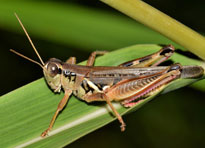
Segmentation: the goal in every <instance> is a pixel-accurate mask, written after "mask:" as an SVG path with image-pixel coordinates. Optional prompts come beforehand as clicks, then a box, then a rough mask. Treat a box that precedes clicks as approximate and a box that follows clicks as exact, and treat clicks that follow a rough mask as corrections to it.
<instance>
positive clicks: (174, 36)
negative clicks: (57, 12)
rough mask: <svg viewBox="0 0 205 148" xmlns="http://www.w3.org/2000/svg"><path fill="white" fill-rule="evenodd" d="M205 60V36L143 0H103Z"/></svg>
mask: <svg viewBox="0 0 205 148" xmlns="http://www.w3.org/2000/svg"><path fill="white" fill-rule="evenodd" d="M101 1H102V2H104V3H106V4H108V5H110V6H112V7H113V8H115V9H117V10H119V11H121V12H122V13H124V14H126V15H128V16H130V17H131V18H133V19H135V20H136V21H139V22H141V23H142V24H144V25H147V26H148V27H150V28H152V29H154V30H156V31H158V32H159V33H161V34H163V35H165V36H166V37H168V38H170V39H171V40H173V41H175V42H176V43H178V44H180V45H182V46H183V47H185V48H187V49H188V50H190V51H191V52H193V53H195V54H196V55H198V56H199V57H200V58H202V59H204V60H205V38H204V37H203V36H202V35H200V34H199V33H197V32H195V31H193V30H192V29H190V28H188V27H187V26H185V25H183V24H181V23H180V22H178V21H176V20H175V19H173V18H171V17H169V16H168V15H166V14H164V13H162V12H160V11H159V10H157V9H155V8H153V7H152V6H150V5H148V4H146V3H145V2H143V1H141V0H101Z"/></svg>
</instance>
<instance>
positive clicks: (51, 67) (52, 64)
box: [43, 58, 62, 92]
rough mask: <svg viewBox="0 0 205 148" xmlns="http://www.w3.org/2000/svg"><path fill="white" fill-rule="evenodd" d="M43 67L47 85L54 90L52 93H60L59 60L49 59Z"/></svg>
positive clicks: (60, 67)
mask: <svg viewBox="0 0 205 148" xmlns="http://www.w3.org/2000/svg"><path fill="white" fill-rule="evenodd" d="M43 67H44V68H43V74H44V77H45V79H46V82H47V84H48V85H49V86H50V87H51V89H53V90H54V92H60V91H61V73H62V62H61V61H60V60H59V59H56V58H51V59H50V60H48V61H47V62H46V63H45V65H44V66H43Z"/></svg>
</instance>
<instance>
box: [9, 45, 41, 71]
mask: <svg viewBox="0 0 205 148" xmlns="http://www.w3.org/2000/svg"><path fill="white" fill-rule="evenodd" d="M10 51H11V52H13V53H15V54H17V55H18V56H20V57H22V58H24V59H26V60H29V61H31V62H33V63H35V64H38V65H39V66H41V68H43V69H44V67H43V66H42V65H41V63H39V62H37V61H35V60H33V59H31V58H29V57H26V56H25V55H23V54H21V53H19V52H17V51H15V50H13V49H10Z"/></svg>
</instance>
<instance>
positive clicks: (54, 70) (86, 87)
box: [11, 14, 204, 137]
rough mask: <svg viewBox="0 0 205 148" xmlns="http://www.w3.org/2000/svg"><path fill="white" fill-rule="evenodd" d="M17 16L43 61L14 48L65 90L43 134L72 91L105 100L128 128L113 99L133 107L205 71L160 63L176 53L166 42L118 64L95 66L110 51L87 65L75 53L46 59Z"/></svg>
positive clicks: (87, 98)
mask: <svg viewBox="0 0 205 148" xmlns="http://www.w3.org/2000/svg"><path fill="white" fill-rule="evenodd" d="M15 15H16V14H15ZM16 17H17V19H18V21H19V23H20V25H21V27H22V28H23V30H24V32H25V34H26V36H27V38H28V40H29V42H30V43H31V45H32V47H33V49H34V51H35V52H36V54H37V56H38V58H39V60H40V62H41V63H39V62H37V61H34V60H32V59H30V58H28V57H26V56H24V55H22V54H20V53H18V52H16V51H14V50H12V49H11V51H12V52H14V53H15V54H17V55H19V56H21V57H23V58H25V59H27V60H29V61H31V62H33V63H36V64H38V65H39V66H40V67H41V68H42V69H43V73H44V77H45V80H46V82H47V83H48V85H49V86H50V88H51V89H52V90H53V91H54V92H60V91H61V89H63V90H64V92H65V95H64V97H63V98H62V100H61V101H60V103H59V104H58V107H57V110H56V112H55V114H54V116H53V118H52V120H51V122H50V125H49V127H48V129H46V130H45V131H44V132H43V133H42V134H41V136H42V137H45V136H46V135H47V134H48V132H49V131H50V130H51V129H52V127H53V124H54V122H55V120H56V117H57V116H58V114H59V112H60V111H61V110H62V109H63V108H64V106H65V104H66V103H67V101H68V99H69V97H70V95H71V94H74V95H75V96H77V97H78V98H80V99H82V100H84V101H86V102H93V101H105V102H106V103H107V104H108V105H109V107H110V108H111V109H112V111H113V113H114V114H115V116H116V117H117V119H118V120H119V122H120V124H121V126H120V127H121V131H124V130H125V126H126V125H125V123H124V121H123V119H122V117H121V115H120V114H119V113H118V112H117V110H116V109H115V108H114V106H113V105H112V103H111V102H112V101H119V102H121V104H122V105H123V106H125V107H132V106H134V105H136V104H137V103H138V102H139V101H140V99H141V98H146V97H148V96H150V95H152V94H153V93H155V92H157V91H160V90H162V89H163V88H164V87H165V86H166V85H167V84H169V83H170V82H172V81H173V80H176V79H178V78H198V77H201V76H202V75H203V73H204V69H203V68H202V67H200V66H181V65H180V64H173V65H170V66H158V65H159V64H160V63H162V62H163V61H165V60H166V59H168V58H169V57H170V56H171V55H172V54H173V53H174V47H173V46H172V45H167V46H164V47H163V48H162V49H161V50H159V51H158V52H156V53H153V54H151V55H148V56H145V57H141V58H138V59H134V60H132V61H128V62H126V63H122V64H120V65H119V66H115V67H106V66H93V65H94V62H95V57H96V55H102V54H105V53H106V51H95V52H93V53H91V55H90V57H89V58H88V61H87V64H86V66H80V65H76V58H75V57H70V58H69V59H68V60H67V61H66V62H62V61H61V60H59V59H56V58H51V59H49V60H48V61H47V62H46V63H44V62H43V60H42V59H41V57H40V55H39V53H38V51H37V50H36V48H35V46H34V44H33V42H32V41H31V39H30V37H29V35H28V33H27V31H26V29H25V28H24V26H23V24H22V22H21V21H20V19H19V18H18V16H17V15H16Z"/></svg>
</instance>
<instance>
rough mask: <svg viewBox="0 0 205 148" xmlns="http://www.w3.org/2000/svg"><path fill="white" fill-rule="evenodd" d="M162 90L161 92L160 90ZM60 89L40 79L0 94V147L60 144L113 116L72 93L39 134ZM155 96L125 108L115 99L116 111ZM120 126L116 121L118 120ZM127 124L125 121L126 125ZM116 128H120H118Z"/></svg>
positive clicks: (143, 50)
mask: <svg viewBox="0 0 205 148" xmlns="http://www.w3.org/2000/svg"><path fill="white" fill-rule="evenodd" d="M160 48H161V47H160V46H158V45H135V46H131V47H127V48H123V49H120V50H116V51H114V52H110V53H108V54H106V55H104V56H101V57H99V58H97V60H96V65H103V66H111V65H112V66H113V65H118V64H120V63H123V62H125V61H128V60H132V59H135V58H137V57H141V56H145V55H147V54H150V53H153V52H155V51H157V50H159V49H160ZM172 60H173V61H175V62H176V61H177V62H182V64H184V65H185V64H186V65H189V64H190V63H191V64H192V65H203V64H204V63H203V62H200V61H196V60H193V59H190V58H186V57H184V56H181V55H179V54H176V55H175V56H173V57H172ZM194 81H196V80H195V79H190V80H189V81H188V82H187V81H186V80H185V81H184V80H181V79H180V80H178V81H174V82H173V83H172V84H170V86H169V87H170V88H169V87H167V88H166V89H165V90H164V91H163V92H167V91H170V90H173V89H176V86H177V87H181V86H184V85H187V84H190V83H192V82H194ZM171 86H172V87H171ZM163 92H162V93H163ZM62 97H63V93H61V94H60V95H59V94H54V93H52V91H51V90H49V89H48V87H47V85H46V83H45V82H44V80H43V79H40V80H37V81H34V82H32V83H30V84H28V85H26V86H23V87H22V88H19V89H17V90H15V91H13V92H11V93H8V94H6V95H4V96H2V97H1V98H0V108H1V110H0V115H1V116H0V117H1V124H0V139H1V146H2V147H16V146H28V147H50V146H54V145H55V146H56V147H62V146H65V145H67V144H69V143H71V142H73V141H75V140H76V139H78V138H80V137H82V136H84V135H86V134H87V133H89V132H92V131H94V130H96V129H98V128H100V127H102V126H104V125H106V124H108V123H109V122H112V121H113V120H115V118H114V117H113V116H112V115H111V112H110V111H109V109H108V107H107V106H106V105H105V104H104V103H102V104H97V105H96V104H87V103H85V102H83V101H80V100H79V99H76V98H75V97H74V96H72V97H71V98H70V100H69V102H68V104H67V106H66V107H65V109H64V110H63V111H62V113H61V114H60V115H59V117H58V118H57V120H56V122H55V125H54V128H53V130H52V131H51V132H50V136H48V137H47V138H41V137H40V134H41V133H42V132H43V131H44V130H45V129H46V128H47V127H48V125H49V122H50V120H51V118H52V116H53V114H54V112H55V110H56V108H57V105H58V102H59V101H60V99H61V98H62ZM154 97H155V96H151V97H149V98H147V99H145V100H144V101H142V102H140V103H139V104H138V105H136V106H135V107H133V108H129V109H126V108H124V107H122V106H121V105H120V104H119V103H115V105H116V107H117V109H118V111H119V112H120V113H121V114H125V113H127V112H130V111H134V110H136V109H138V108H139V107H141V106H142V105H144V104H146V103H147V102H148V101H150V100H151V99H152V98H154ZM119 126H120V124H119ZM127 126H129V125H127ZM119 130H120V128H119Z"/></svg>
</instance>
